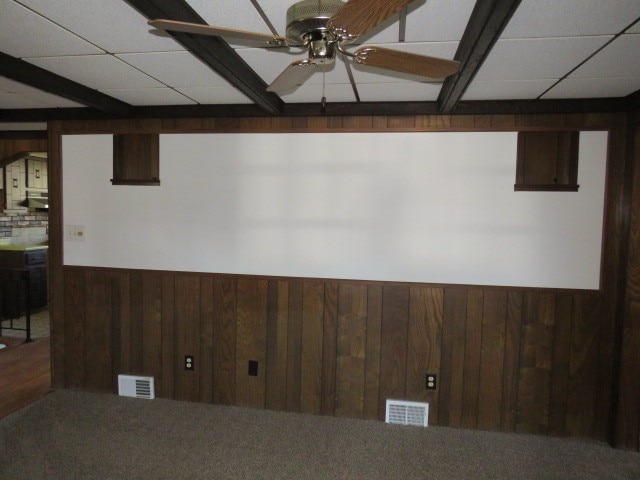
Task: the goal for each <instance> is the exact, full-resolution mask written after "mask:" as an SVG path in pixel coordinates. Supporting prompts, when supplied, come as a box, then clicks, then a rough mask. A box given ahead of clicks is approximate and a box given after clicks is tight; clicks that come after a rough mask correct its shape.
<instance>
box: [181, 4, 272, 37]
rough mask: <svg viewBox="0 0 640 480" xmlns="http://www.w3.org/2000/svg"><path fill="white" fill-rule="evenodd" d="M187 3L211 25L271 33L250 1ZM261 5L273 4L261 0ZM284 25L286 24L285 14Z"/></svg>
mask: <svg viewBox="0 0 640 480" xmlns="http://www.w3.org/2000/svg"><path fill="white" fill-rule="evenodd" d="M187 3H188V4H189V5H191V7H193V9H194V10H195V11H196V12H197V13H198V14H199V15H200V16H201V17H202V18H203V19H204V20H205V22H207V23H208V24H209V25H215V26H217V27H225V28H234V29H238V30H248V31H251V32H262V33H270V30H269V28H268V27H267V25H266V23H265V22H264V21H263V20H262V17H261V16H260V14H259V13H258V11H257V10H256V9H255V7H254V6H253V4H252V3H251V2H250V1H249V0H215V1H211V0H187ZM260 3H261V4H262V3H271V2H270V1H264V0H261V1H260ZM272 21H273V19H272ZM282 23H284V14H283V21H282ZM283 32H284V30H283Z"/></svg>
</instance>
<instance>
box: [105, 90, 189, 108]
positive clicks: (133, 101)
mask: <svg viewBox="0 0 640 480" xmlns="http://www.w3.org/2000/svg"><path fill="white" fill-rule="evenodd" d="M102 92H103V93H106V94H107V95H109V96H111V97H115V98H117V99H119V100H122V101H123V102H126V103H129V104H130V105H192V104H195V103H196V102H194V101H193V100H191V99H190V98H187V97H185V96H184V95H182V94H181V93H179V92H176V91H175V90H173V89H171V88H139V89H118V90H102Z"/></svg>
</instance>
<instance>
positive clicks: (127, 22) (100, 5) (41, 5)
mask: <svg viewBox="0 0 640 480" xmlns="http://www.w3.org/2000/svg"><path fill="white" fill-rule="evenodd" d="M16 1H18V2H20V3H21V4H23V5H25V6H27V7H29V8H30V9H32V10H34V11H36V12H38V13H40V14H41V15H44V16H45V17H47V18H49V19H51V20H52V21H54V22H56V23H57V24H59V25H61V26H63V27H65V28H67V29H69V30H71V31H72V32H75V33H77V34H78V35H79V36H81V37H82V38H84V39H85V40H88V41H89V42H91V43H93V44H95V45H97V46H99V47H101V48H103V49H104V50H106V51H107V52H110V53H120V52H152V51H171V50H184V48H183V47H182V46H181V45H180V44H178V43H177V42H176V41H175V40H173V39H172V38H169V37H160V36H158V35H153V34H151V33H149V30H151V27H149V26H148V25H147V19H146V18H145V17H144V16H143V15H141V14H140V13H138V11H137V10H135V9H134V8H133V7H131V6H130V5H129V4H127V2H124V1H122V0H83V1H82V5H79V2H78V1H77V0H56V1H55V2H52V1H51V0H16ZM86 53H91V52H86ZM28 56H36V55H28ZM38 56H45V55H38Z"/></svg>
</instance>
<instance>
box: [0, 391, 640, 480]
mask: <svg viewBox="0 0 640 480" xmlns="http://www.w3.org/2000/svg"><path fill="white" fill-rule="evenodd" d="M0 478H2V479H65V480H69V479H151V478H153V479H182V478H184V479H427V480H431V479H437V480H449V479H451V480H453V479H456V480H461V479H464V480H474V479H509V480H519V479H545V480H548V479H558V480H574V479H575V480H590V479H593V480H605V479H606V480H616V479H625V480H638V479H640V454H638V453H634V452H623V451H618V450H614V449H611V448H609V447H608V446H606V445H602V444H597V443H591V442H582V441H569V440H562V439H554V438H547V437H538V436H530V435H511V434H499V433H488V432H477V431H468V430H456V429H450V428H438V427H429V428H426V429H422V428H416V427H400V426H390V425H386V424H384V423H382V422H377V421H362V420H347V419H339V418H332V417H320V416H311V415H301V414H290V413H280V412H269V411H263V410H253V409H242V408H237V407H221V406H212V405H201V404H193V403H185V402H175V401H170V400H151V401H150V400H138V399H130V398H123V397H118V396H116V395H108V394H93V393H83V392H75V391H68V390H59V391H55V392H53V393H52V394H50V395H48V396H47V397H45V398H43V399H41V400H39V401H37V402H36V403H34V404H32V405H30V406H28V407H26V408H25V409H23V410H21V411H19V412H16V413H14V414H12V415H10V416H8V417H5V418H4V419H2V420H0Z"/></svg>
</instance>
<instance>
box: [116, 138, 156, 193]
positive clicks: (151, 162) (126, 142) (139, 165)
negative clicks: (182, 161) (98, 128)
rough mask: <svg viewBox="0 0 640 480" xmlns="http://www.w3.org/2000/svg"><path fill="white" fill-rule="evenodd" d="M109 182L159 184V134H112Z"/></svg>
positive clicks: (118, 183)
mask: <svg viewBox="0 0 640 480" xmlns="http://www.w3.org/2000/svg"><path fill="white" fill-rule="evenodd" d="M111 183H112V184H113V185H160V135H158V134H157V133H155V134H146V133H145V134H117V135H114V136H113V178H112V179H111Z"/></svg>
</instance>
